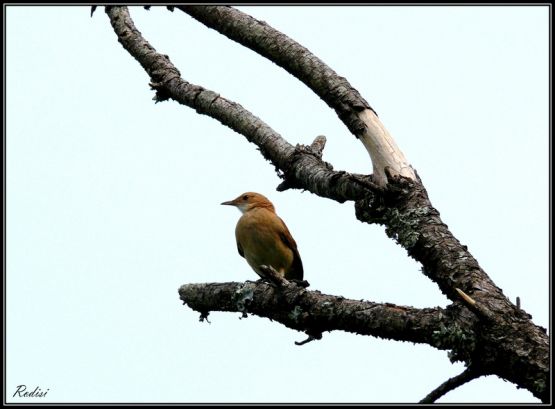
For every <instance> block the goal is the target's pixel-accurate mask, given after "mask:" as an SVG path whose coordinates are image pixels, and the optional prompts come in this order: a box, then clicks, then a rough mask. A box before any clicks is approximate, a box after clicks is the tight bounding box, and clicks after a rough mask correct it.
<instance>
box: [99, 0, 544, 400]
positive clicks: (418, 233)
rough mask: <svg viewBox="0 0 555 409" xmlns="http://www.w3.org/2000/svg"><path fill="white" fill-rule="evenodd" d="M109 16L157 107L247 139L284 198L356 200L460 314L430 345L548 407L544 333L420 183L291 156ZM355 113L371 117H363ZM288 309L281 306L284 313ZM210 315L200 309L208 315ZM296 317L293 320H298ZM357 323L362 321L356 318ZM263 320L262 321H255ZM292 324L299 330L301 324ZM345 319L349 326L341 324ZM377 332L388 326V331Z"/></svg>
mask: <svg viewBox="0 0 555 409" xmlns="http://www.w3.org/2000/svg"><path fill="white" fill-rule="evenodd" d="M106 11H107V13H108V15H109V16H110V21H111V23H112V26H113V27H114V31H115V32H116V34H117V35H118V39H119V41H120V42H121V44H122V45H123V46H124V48H125V49H126V50H128V51H129V52H130V54H131V55H133V57H135V58H136V59H137V61H139V63H140V64H141V65H142V66H143V68H144V69H145V70H146V71H147V73H148V74H149V76H150V77H151V80H152V87H153V88H154V89H156V91H157V94H156V97H155V99H156V100H157V101H163V100H165V99H168V98H171V99H174V100H176V101H178V102H180V103H182V104H185V105H187V106H190V107H192V108H194V109H196V110H197V112H199V113H202V114H205V115H210V116H212V117H213V118H215V119H217V120H219V121H220V122H221V123H222V124H224V125H226V126H228V127H230V128H231V129H233V130H235V131H237V132H239V133H242V134H243V135H245V136H246V137H247V139H248V140H249V141H251V142H253V143H255V144H256V145H257V146H258V147H259V148H260V150H261V152H262V154H263V155H264V157H265V158H267V159H269V160H270V161H271V162H272V163H273V164H274V166H276V168H278V169H279V170H280V171H281V172H282V173H283V174H282V177H283V178H284V179H285V184H282V185H280V187H281V188H282V189H286V188H290V187H294V188H303V189H307V190H309V191H311V192H313V193H316V194H318V195H320V196H322V197H327V198H331V199H333V200H337V201H339V202H343V201H346V200H356V201H357V202H356V213H357V218H359V220H361V221H365V222H368V223H378V224H384V225H385V226H386V232H387V234H388V235H389V236H390V237H392V238H394V239H396V240H397V242H398V243H400V244H401V245H402V246H403V247H404V248H405V249H407V251H408V254H409V255H410V256H411V257H413V258H415V259H416V260H418V261H420V262H421V263H422V266H423V272H424V274H426V275H427V276H428V277H430V278H431V279H432V280H433V281H435V282H436V283H438V285H439V287H440V288H441V290H442V291H443V292H444V293H445V294H446V295H447V296H448V297H449V298H450V299H451V300H453V301H454V302H455V304H454V305H453V306H452V308H454V309H456V310H457V311H458V312H459V314H458V316H457V315H451V319H450V320H449V323H448V324H444V326H441V323H438V325H439V327H440V329H439V330H436V331H435V332H432V333H433V334H434V335H433V336H431V335H428V339H427V341H428V342H429V343H430V345H434V346H436V347H438V348H441V349H451V351H452V355H451V357H452V359H453V360H463V361H465V362H466V363H467V364H469V365H470V364H472V365H473V366H474V367H480V372H481V373H491V374H497V375H499V376H501V377H503V378H505V379H507V380H510V381H511V382H514V383H516V384H517V385H519V386H520V387H525V388H527V389H528V390H530V391H532V393H533V394H534V395H535V396H537V397H538V398H540V399H541V400H542V401H544V402H547V401H548V400H549V395H550V384H549V343H548V338H547V335H546V333H545V329H543V328H541V327H538V326H535V325H534V324H533V323H532V322H531V320H530V318H531V317H530V316H529V315H527V314H526V313H525V312H524V311H523V310H521V309H519V308H516V306H514V305H513V304H512V303H511V302H510V301H509V300H508V299H507V298H506V297H505V296H504V295H503V293H502V291H501V289H499V288H498V287H497V286H495V284H494V283H493V282H492V281H491V279H490V278H489V277H488V276H487V274H486V273H485V272H484V271H483V270H482V269H481V268H480V266H479V265H478V263H477V261H476V260H475V259H474V258H473V257H472V255H471V254H470V253H469V252H468V250H467V249H466V246H463V245H462V244H461V243H460V242H458V240H457V239H456V238H455V237H454V236H453V235H452V233H451V232H450V231H449V229H448V227H447V225H445V224H444V223H443V222H442V221H441V219H440V217H439V212H438V211H437V210H436V209H434V208H433V206H432V205H431V203H430V201H429V199H428V196H427V193H426V191H425V189H424V187H423V186H422V184H421V183H420V180H419V179H417V180H414V179H412V178H405V177H400V176H396V172H395V171H394V170H393V171H391V174H388V168H387V167H385V168H384V172H385V175H386V176H387V177H388V183H387V185H386V187H385V188H378V187H376V185H375V184H374V182H375V180H374V179H372V178H370V177H367V176H361V175H352V174H349V173H346V172H336V171H333V169H332V167H331V165H329V164H327V163H326V162H324V161H322V159H321V149H320V147H319V146H320V145H322V144H321V142H322V141H321V140H320V141H315V142H314V143H313V144H312V145H311V146H309V147H307V146H297V147H293V146H292V145H290V144H289V143H288V142H287V141H285V140H284V139H283V138H282V137H281V136H280V135H279V134H277V133H276V132H275V131H273V130H272V129H271V128H270V127H268V126H267V125H266V124H265V123H264V122H262V121H261V120H260V119H258V118H257V117H255V116H254V115H252V114H251V113H250V112H248V111H247V110H245V109H244V108H243V107H241V106H240V105H238V104H236V103H234V102H231V101H228V100H226V99H224V98H222V97H220V96H219V95H218V94H216V93H214V92H212V91H209V90H206V89H204V88H202V87H200V86H197V85H193V84H190V83H188V82H186V81H184V80H183V79H181V77H180V74H179V71H178V70H177V69H176V68H175V67H174V66H173V64H171V62H170V60H169V58H168V57H167V56H164V55H162V54H159V53H157V52H156V50H154V48H153V47H152V46H151V45H150V44H149V43H148V42H147V41H146V40H144V39H143V38H142V36H141V34H140V33H139V32H138V30H137V29H136V28H135V26H134V24H133V22H132V20H131V18H130V17H129V13H128V11H127V9H126V8H125V7H115V6H112V7H107V9H106ZM285 53H286V52H285ZM362 112H363V113H365V114H368V112H369V110H368V109H365V110H364V111H362ZM182 288H183V287H182ZM457 288H458V289H460V290H461V291H462V292H463V293H464V294H466V295H467V296H468V297H470V299H471V300H473V301H474V302H475V303H474V304H472V306H471V305H469V304H468V302H467V301H465V304H464V305H466V306H469V307H470V308H472V307H475V308H474V310H475V311H476V312H479V314H477V315H473V314H470V312H469V310H468V309H467V308H463V307H462V305H463V304H462V303H461V298H460V295H459V293H458V292H457V290H456V289H457ZM228 290H229V289H228ZM228 292H229V291H228ZM274 295H275V296H276V297H277V296H278V294H274ZM306 297H308V296H306ZM246 300H248V298H247V299H246ZM336 301H337V300H336ZM274 302H277V303H278V304H279V303H280V302H282V301H281V299H279V297H278V299H276V300H274ZM330 302H331V300H330ZM336 304H337V303H336ZM341 304H342V303H340V304H339V305H341ZM210 305H215V306H217V304H210ZM280 305H281V304H280ZM291 305H292V304H291ZM291 305H289V304H285V305H284V307H289V306H291ZM309 306H310V305H309ZM305 307H306V306H305ZM299 308H302V306H301V307H299ZM332 308H336V306H332ZM450 308H451V307H450ZM216 309H218V308H216ZM209 310H211V309H210V308H207V309H206V312H208V311H209ZM370 310H372V309H370ZM389 310H391V309H389ZM200 311H203V310H202V309H200ZM234 311H235V310H234ZM249 311H250V310H249ZM284 311H288V312H287V313H286V314H285V315H286V317H285V318H283V320H285V321H286V322H287V323H288V324H290V325H292V326H291V328H295V327H294V326H293V325H294V322H291V320H292V319H291V318H289V321H287V319H288V317H289V312H290V310H284ZM377 311H378V310H377ZM384 311H388V310H384ZM390 312H391V311H390ZM255 313H256V312H255ZM297 313H299V314H300V312H299V310H297ZM357 313H358V314H359V315H360V311H357ZM295 314H296V313H293V316H295ZM468 314H470V316H469V315H468ZM260 315H263V312H262V311H261V312H260ZM282 315H283V314H282ZM297 315H298V314H297ZM263 316H265V315H263ZM316 316H317V314H316ZM490 316H491V317H490ZM484 317H488V318H487V319H484ZM302 318H303V319H304V316H302ZM324 318H325V317H324V316H322V317H321V319H320V320H319V321H318V320H316V321H315V322H313V321H311V320H313V318H312V316H310V317H307V320H308V321H303V325H302V328H301V326H299V329H300V330H305V331H307V332H308V333H309V335H312V336H313V337H317V335H318V334H319V332H318V331H320V333H321V331H326V330H331V329H343V328H336V327H333V326H332V327H326V326H323V324H322V323H323V322H325V320H324ZM373 318H375V319H379V317H373ZM409 318H410V317H409ZM424 318H425V317H423V319H424ZM295 319H296V320H298V317H297V318H295ZM344 319H345V320H347V317H345V318H344ZM353 319H356V317H354V318H353ZM277 320H278V321H279V319H277ZM283 320H282V321H280V322H284V321H283ZM409 321H410V320H409ZM382 322H383V323H384V324H385V321H382ZM392 322H398V323H400V322H401V321H400V319H399V320H397V321H396V320H393V321H392ZM415 322H417V321H415ZM309 324H310V325H309ZM330 325H331V324H330ZM333 325H338V324H337V323H335V324H333ZM372 325H373V321H372V322H368V326H369V328H370V329H372V328H373V327H372ZM411 325H412V324H411ZM288 326H289V325H288ZM327 328H331V329H327ZM402 328H404V330H405V331H408V333H411V328H413V332H412V333H411V334H412V335H411V337H415V336H416V335H415V334H416V332H418V331H414V328H416V327H410V326H409V327H408V328H407V327H399V328H397V330H399V331H401V329H402ZM295 329H297V328H295ZM394 329H395V328H394ZM344 330H346V331H348V329H344ZM366 330H368V329H366ZM390 330H391V329H390ZM309 331H313V332H314V331H316V332H314V333H311V332H309ZM380 331H387V329H385V328H382V327H380V328H379V329H376V332H375V333H374V332H373V333H372V335H376V336H385V337H387V336H390V337H391V339H396V338H394V337H393V335H391V334H389V333H387V332H386V333H385V335H380ZM355 332H356V331H355ZM430 337H431V338H430ZM427 341H414V342H427Z"/></svg>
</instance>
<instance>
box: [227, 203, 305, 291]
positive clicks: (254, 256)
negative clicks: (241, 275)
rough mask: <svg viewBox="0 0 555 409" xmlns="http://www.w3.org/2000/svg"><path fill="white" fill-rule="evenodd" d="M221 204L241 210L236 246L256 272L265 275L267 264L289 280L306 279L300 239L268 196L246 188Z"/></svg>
mask: <svg viewBox="0 0 555 409" xmlns="http://www.w3.org/2000/svg"><path fill="white" fill-rule="evenodd" d="M221 204H222V205H228V206H235V207H236V208H238V209H239V211H240V212H241V213H242V216H241V218H240V219H239V221H238V222H237V226H236V227H235V238H236V240H237V250H238V251H239V255H240V256H241V257H243V258H245V260H247V263H248V264H249V265H250V266H251V268H252V269H253V270H254V271H255V273H257V274H258V275H259V276H260V277H262V278H264V277H265V273H264V266H271V267H273V268H274V270H275V271H276V272H277V273H278V274H279V275H280V276H281V277H283V278H285V279H287V280H298V281H302V280H303V263H302V261H301V256H300V254H299V250H298V249H297V243H296V242H295V239H293V236H291V233H290V232H289V229H288V228H287V226H286V225H285V223H284V222H283V220H281V218H280V217H279V216H278V215H277V214H276V210H275V207H274V205H273V204H272V202H270V201H269V200H268V198H267V197H266V196H264V195H262V194H260V193H256V192H246V193H243V194H241V195H239V196H237V198H235V199H233V200H230V201H227V202H223V203H221Z"/></svg>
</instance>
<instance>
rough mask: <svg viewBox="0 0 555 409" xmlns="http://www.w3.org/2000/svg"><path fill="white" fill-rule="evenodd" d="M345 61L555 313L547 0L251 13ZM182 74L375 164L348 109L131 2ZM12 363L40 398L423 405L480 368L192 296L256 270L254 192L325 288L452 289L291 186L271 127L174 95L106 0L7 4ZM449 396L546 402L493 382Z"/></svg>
mask: <svg viewBox="0 0 555 409" xmlns="http://www.w3.org/2000/svg"><path fill="white" fill-rule="evenodd" d="M240 9H241V10H243V11H245V12H247V13H249V14H251V15H253V16H254V17H256V18H259V19H262V20H265V21H266V22H267V23H269V24H270V25H272V26H273V27H275V28H276V29H278V30H281V31H282V32H283V33H285V34H287V35H288V36H289V37H291V38H293V39H295V40H296V41H298V42H299V43H301V44H302V45H304V46H305V47H307V48H308V49H309V50H311V51H312V52H313V53H314V54H315V55H317V56H318V57H320V58H321V59H322V60H323V61H324V62H326V63H327V64H328V65H329V66H331V67H332V68H333V69H334V70H335V71H336V72H338V73H339V75H342V76H344V77H346V78H347V79H348V80H349V81H350V82H351V84H352V85H353V86H354V87H355V88H356V89H358V91H359V92H360V93H361V94H362V95H363V97H364V98H365V99H366V100H368V102H369V103H370V104H371V105H372V107H373V108H375V109H376V111H377V112H378V114H379V115H380V118H381V120H382V121H383V123H384V124H385V126H386V127H387V128H388V130H389V131H390V132H391V134H392V135H393V137H394V138H395V140H396V141H397V144H398V145H399V146H400V148H401V149H402V150H403V152H404V153H405V155H406V156H407V158H408V160H409V162H411V164H412V165H413V166H414V167H415V168H416V169H417V170H418V173H419V175H420V176H421V178H422V179H423V181H424V183H425V186H426V188H427V190H428V193H429V195H430V198H431V200H432V203H433V204H434V206H435V207H436V208H437V209H438V210H439V211H440V212H441V216H442V218H443V221H444V222H445V223H447V224H448V225H449V227H450V229H451V231H452V232H453V233H454V234H455V236H456V237H457V238H458V239H459V240H460V241H461V242H462V243H463V244H466V245H467V246H468V248H469V250H470V251H471V252H472V254H473V255H474V256H475V257H476V258H477V259H478V261H479V263H480V265H481V266H482V267H483V268H484V270H485V271H486V272H487V273H488V274H489V275H490V277H491V278H492V279H493V280H494V281H495V283H496V284H497V285H498V286H500V287H501V288H502V289H503V291H504V293H505V294H506V295H507V296H508V297H509V298H510V299H511V300H513V301H514V300H515V299H516V297H517V296H520V298H521V300H522V307H523V308H524V309H525V310H526V311H527V312H529V313H530V314H532V315H533V317H534V322H535V323H536V324H539V325H542V326H544V327H548V324H549V314H548V309H549V266H548V234H549V233H548V142H549V126H548V125H549V123H548V121H549V114H548V100H549V94H548V86H549V83H548V78H549V76H548V74H549V69H548V62H549V55H548V46H549V44H548V34H549V32H548V19H549V14H548V11H549V10H548V8H547V7H240ZM131 14H132V17H133V18H134V20H135V23H136V25H137V27H138V29H139V30H140V31H141V32H142V33H143V35H144V36H145V37H146V39H147V40H148V41H149V42H150V43H151V44H152V45H153V46H154V47H155V48H156V49H157V50H158V51H159V52H162V53H165V54H168V55H169V56H170V59H171V61H172V62H173V63H174V64H175V65H176V66H177V67H178V68H179V70H180V71H181V74H182V76H183V78H184V79H185V80H187V81H190V82H192V83H194V84H199V85H202V86H204V87H206V88H208V89H211V90H214V91H216V92H218V93H220V94H221V95H222V96H224V97H226V98H228V99H231V100H234V101H237V102H239V103H240V104H242V105H243V106H244V107H245V108H247V109H248V110H250V111H251V112H253V113H254V114H255V115H257V116H258V117H260V118H261V119H263V120H264V121H266V122H267V123H268V124H269V125H270V126H271V127H273V128H274V129H275V130H276V131H277V132H279V133H280V134H281V135H282V136H283V137H284V138H286V139H287V140H288V141H289V142H290V143H292V144H296V143H304V144H308V143H310V142H311V141H312V140H313V138H314V137H315V136H316V135H319V134H324V135H326V136H327V138H328V143H327V145H326V149H325V151H324V159H325V160H326V161H329V162H331V163H332V164H333V165H334V167H335V169H341V170H347V171H349V172H359V173H370V172H371V169H372V166H371V163H370V159H369V157H368V155H367V153H366V151H365V149H364V147H363V146H362V144H361V143H360V142H358V141H357V140H356V139H355V138H354V137H353V136H352V135H351V134H350V133H349V132H348V130H347V129H346V127H345V126H344V125H343V124H342V123H341V122H340V121H339V119H338V118H337V116H336V115H335V113H334V112H333V111H332V110H330V109H329V108H328V107H327V105H326V104H325V103H324V102H322V101H321V100H320V99H319V98H318V97H317V96H316V95H315V94H313V93H312V92H311V91H310V90H309V89H308V88H307V87H305V86H304V85H303V84H302V83H301V82H299V81H298V80H297V79H295V78H293V77H292V76H290V75H289V74H287V73H286V72H285V71H284V70H282V69H281V68H279V67H277V66H276V65H274V64H273V63H271V62H269V61H268V60H266V59H264V58H262V57H260V56H258V55H257V54H255V53H254V52H252V51H250V50H248V49H246V48H244V47H242V46H240V45H238V44H236V43H234V42H232V41H230V40H228V39H227V38H225V37H223V36H221V35H220V34H218V33H217V32H215V31H213V30H210V29H207V28H206V27H204V26H203V25H201V24H200V23H198V22H196V21H195V20H193V19H192V18H190V17H189V16H188V15H186V14H184V13H182V12H180V11H175V12H174V13H170V12H169V11H167V10H166V9H165V8H158V7H153V8H152V9H151V10H150V11H145V10H143V9H142V8H137V7H133V8H131ZM5 16H6V17H5V18H6V36H7V37H6V70H7V73H6V101H7V104H6V118H7V123H6V134H7V143H6V145H7V165H6V167H7V176H6V183H7V204H6V205H7V216H6V218H7V262H6V263H7V274H6V279H7V301H6V306H7V313H6V327H7V337H6V342H7V361H6V371H7V380H6V388H7V389H6V391H7V397H8V402H23V401H26V399H23V398H12V397H11V396H12V394H13V393H14V392H15V389H16V386H17V385H21V384H25V385H27V387H28V388H30V389H31V390H32V389H34V388H35V387H36V386H39V387H40V388H41V389H42V390H43V391H44V390H48V393H47V395H46V397H44V398H34V399H28V401H33V402H416V401H418V400H420V399H421V398H423V397H424V396H425V395H426V394H428V393H429V392H430V391H431V390H433V389H434V388H436V387H437V386H438V385H439V384H441V383H442V382H444V381H445V380H447V379H448V378H449V377H452V376H454V375H457V374H459V373H460V372H461V371H462V370H463V369H464V366H463V365H462V364H461V363H457V364H452V363H451V362H450V361H449V359H448V358H447V352H446V351H438V350H436V349H433V348H431V347H429V346H427V345H413V344H410V343H402V342H395V341H387V340H381V339H376V338H372V337H364V336H356V335H353V334H347V333H342V332H333V333H325V334H324V336H323V339H322V340H321V341H318V342H312V343H309V344H307V345H305V346H302V347H298V346H295V345H294V341H300V340H303V339H304V338H305V336H304V334H302V333H299V332H296V331H293V330H291V329H288V328H285V327H283V326H282V325H281V324H279V323H276V322H270V321H269V320H267V319H262V318H258V317H254V316H250V317H249V318H248V319H243V320H239V319H238V318H239V314H232V313H212V314H211V315H210V321H211V324H208V323H200V322H199V321H198V317H199V314H198V313H196V312H193V311H191V310H190V309H188V308H187V307H185V306H182V305H181V302H180V300H179V298H178V293H177V290H178V287H179V286H180V285H182V284H185V283H196V282H218V281H219V282H224V281H244V280H247V279H251V280H252V279H256V278H257V277H256V276H255V274H254V272H253V271H252V270H251V269H250V267H249V266H248V265H247V263H246V262H245V260H244V259H242V258H241V257H239V255H238V254H237V250H236V246H235V237H234V228H235V224H236V222H237V219H238V217H239V213H238V212H237V211H236V210H234V209H231V208H229V207H223V206H220V205H219V203H221V202H222V201H224V200H230V199H232V198H234V197H236V196H237V195H238V194H240V193H242V192H244V191H251V190H252V191H258V192H261V193H263V194H265V195H267V196H268V197H269V198H270V199H271V200H272V201H273V202H274V204H275V206H276V209H277V212H278V214H279V215H280V216H281V217H282V218H283V219H284V220H285V222H286V223H287V224H288V226H289V228H290V230H291V232H292V234H293V236H294V237H295V239H296V241H297V243H298V246H299V250H300V254H301V256H302V260H303V263H304V267H305V277H306V279H308V280H309V281H310V283H311V288H312V289H314V290H320V291H322V292H323V293H328V294H335V295H342V296H344V297H347V298H353V299H362V298H364V299H367V300H371V301H375V302H392V303H397V304H401V305H410V306H414V307H434V306H442V307H443V306H446V305H448V300H447V299H446V298H445V297H444V296H443V295H442V294H441V292H440V291H439V289H438V288H437V286H436V285H435V284H434V283H433V282H431V281H430V280H428V279H427V278H426V277H425V276H424V275H423V274H422V273H421V272H420V271H419V265H418V264H417V263H416V262H414V261H413V260H412V259H409V258H408V257H407V255H406V253H405V251H404V250H403V249H402V248H401V247H400V246H398V245H396V244H395V243H394V242H393V241H392V240H390V239H388V238H387V236H386V235H385V234H384V228H383V227H380V226H375V225H372V226H370V225H365V224H362V223H360V222H358V221H357V220H356V219H355V216H354V206H353V204H352V203H344V204H338V203H336V202H333V201H331V200H326V199H322V198H319V197H317V196H315V195H312V194H310V193H308V192H304V193H303V192H300V191H298V190H295V191H287V192H283V193H278V192H276V190H275V188H276V186H277V185H278V184H279V182H280V180H279V178H278V177H277V176H276V174H275V172H274V169H273V167H272V166H271V165H270V164H269V163H267V162H265V161H264V159H263V158H262V156H261V155H260V153H259V152H258V151H257V150H256V147H255V145H252V144H249V143H248V142H247V141H246V139H245V138H244V137H242V136H241V135H239V134H236V133H234V132H233V131H231V130H229V129H228V128H225V127H224V126H222V125H220V124H219V123H218V122H217V121H215V120H213V119H211V118H208V117H206V116H200V115H198V114H197V113H195V112H194V111H193V110H191V109H189V108H187V107H184V106H180V105H178V104H177V103H175V102H164V103H160V104H156V105H155V104H154V103H153V101H152V100H151V98H152V96H153V95H154V93H153V92H152V91H151V90H150V89H149V87H148V82H149V79H148V76H147V74H146V73H145V72H144V70H143V69H142V68H141V67H140V66H139V64H138V63H137V62H136V61H135V60H134V59H133V58H132V57H131V56H130V55H129V54H128V53H127V52H126V51H125V50H124V49H123V48H122V47H121V45H120V44H119V43H118V42H117V38H116V36H115V34H114V32H113V30H112V28H111V26H110V24H109V20H108V18H107V16H106V14H105V13H104V10H103V9H102V8H99V9H98V10H97V11H96V13H95V15H94V17H93V18H90V9H89V8H88V7H7V8H5ZM440 402H538V400H537V399H536V398H534V397H533V396H532V394H531V393H529V392H528V391H525V390H517V389H516V387H515V386H514V385H513V384H511V383H508V382H505V381H503V380H501V379H499V378H497V377H495V376H490V377H483V378H480V379H478V380H474V381H473V382H471V383H469V384H466V385H464V386H463V387H461V388H459V389H457V390H456V391H453V392H451V393H449V394H448V395H446V396H445V397H443V398H442V399H441V400H440Z"/></svg>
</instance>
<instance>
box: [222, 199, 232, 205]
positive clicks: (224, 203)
mask: <svg viewBox="0 0 555 409" xmlns="http://www.w3.org/2000/svg"><path fill="white" fill-rule="evenodd" d="M220 204H221V205H227V206H235V201H234V200H229V201H227V202H222V203H220Z"/></svg>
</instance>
